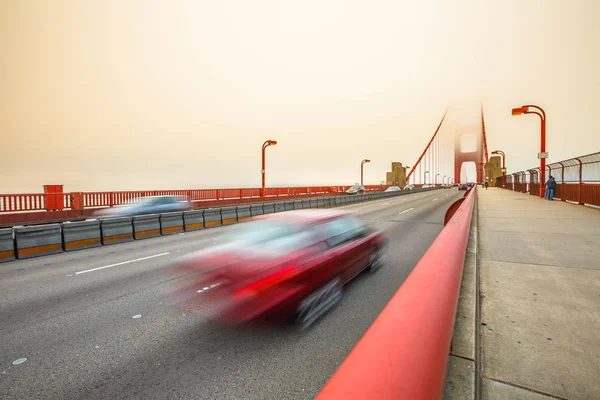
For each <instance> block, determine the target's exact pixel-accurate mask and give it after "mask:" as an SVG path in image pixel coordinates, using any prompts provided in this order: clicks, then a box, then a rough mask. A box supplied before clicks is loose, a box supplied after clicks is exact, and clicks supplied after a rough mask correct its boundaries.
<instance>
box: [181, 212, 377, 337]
mask: <svg viewBox="0 0 600 400" xmlns="http://www.w3.org/2000/svg"><path fill="white" fill-rule="evenodd" d="M227 229H228V230H229V229H231V231H229V232H228V235H227V242H226V243H225V244H222V245H218V246H216V247H213V248H210V249H207V250H203V251H200V252H197V253H194V254H192V255H191V256H189V257H186V259H185V260H183V262H182V263H181V265H180V268H181V267H183V269H184V271H185V272H186V277H185V278H184V280H183V281H182V282H183V285H182V286H179V287H177V288H176V289H175V291H174V293H172V295H174V296H176V298H177V300H178V301H180V302H181V304H182V305H184V306H185V308H186V309H190V308H199V309H203V310H206V311H208V312H209V315H210V317H211V318H213V319H216V320H219V321H223V322H229V323H243V322H249V321H252V320H277V321H282V320H289V319H290V318H292V317H293V318H295V319H296V321H297V322H298V323H300V324H301V325H302V327H303V328H306V327H308V326H310V325H311V324H312V323H313V322H315V321H316V320H317V318H319V317H320V316H321V315H323V314H324V313H325V312H326V311H327V310H329V309H330V308H331V307H332V306H333V305H335V304H336V303H337V302H338V301H339V300H340V298H341V295H342V288H343V286H344V285H345V284H346V283H347V282H349V281H350V280H351V279H352V278H354V277H355V276H357V275H358V274H359V273H361V272H362V271H363V270H365V269H369V270H376V269H378V268H380V267H381V266H383V265H384V264H385V262H386V247H385V244H386V239H385V237H384V235H383V233H382V232H379V231H375V230H373V229H371V228H369V227H367V226H365V225H364V223H363V222H362V221H361V220H360V219H358V218H355V217H353V216H352V215H350V214H347V213H344V212H341V211H333V210H298V211H288V212H284V213H277V214H270V215H266V216H263V217H260V219H258V220H255V221H252V222H248V223H244V224H239V225H236V226H233V227H231V228H227Z"/></svg>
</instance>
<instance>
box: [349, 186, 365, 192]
mask: <svg viewBox="0 0 600 400" xmlns="http://www.w3.org/2000/svg"><path fill="white" fill-rule="evenodd" d="M364 192H365V187H364V186H362V185H358V184H356V185H353V186H351V187H350V189H348V190H346V193H347V194H363V193H364Z"/></svg>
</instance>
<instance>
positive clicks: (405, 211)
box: [398, 207, 414, 214]
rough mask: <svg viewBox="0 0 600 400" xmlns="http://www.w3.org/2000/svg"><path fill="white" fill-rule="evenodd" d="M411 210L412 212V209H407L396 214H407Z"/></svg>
mask: <svg viewBox="0 0 600 400" xmlns="http://www.w3.org/2000/svg"><path fill="white" fill-rule="evenodd" d="M411 210H414V207H413V208H409V209H408V210H404V211H402V212H399V213H398V214H404V213H407V212H409V211H411Z"/></svg>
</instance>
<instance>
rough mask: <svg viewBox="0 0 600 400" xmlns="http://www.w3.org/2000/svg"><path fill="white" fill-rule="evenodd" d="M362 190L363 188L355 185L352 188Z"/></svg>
mask: <svg viewBox="0 0 600 400" xmlns="http://www.w3.org/2000/svg"><path fill="white" fill-rule="evenodd" d="M360 189H361V187H360V186H357V185H354V186H352V187H351V188H350V190H360Z"/></svg>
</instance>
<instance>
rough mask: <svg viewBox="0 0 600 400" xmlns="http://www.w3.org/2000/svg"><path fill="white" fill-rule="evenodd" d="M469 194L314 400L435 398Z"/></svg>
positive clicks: (444, 355)
mask: <svg viewBox="0 0 600 400" xmlns="http://www.w3.org/2000/svg"><path fill="white" fill-rule="evenodd" d="M469 192H470V193H469V195H468V196H467V197H466V199H465V200H464V201H463V202H462V204H461V206H460V207H459V208H458V210H457V211H456V213H455V214H454V216H453V217H452V219H451V220H450V221H449V222H448V224H447V225H446V226H445V227H444V229H443V230H442V232H441V233H440V234H439V236H438V237H437V239H436V240H435V241H434V242H433V244H432V245H431V246H430V247H429V249H428V250H427V252H426V253H425V255H424V256H423V258H421V260H420V261H419V263H418V264H417V266H416V267H415V269H414V270H413V271H412V273H411V274H410V275H409V276H408V278H407V279H406V281H405V282H404V284H403V285H402V286H401V287H400V289H399V290H398V292H396V294H395V295H394V297H392V299H391V300H390V302H389V303H388V304H387V306H386V307H385V308H384V309H383V311H382V312H381V314H380V315H379V317H378V318H377V319H376V320H375V322H374V323H373V325H372V326H371V327H370V328H369V330H368V331H367V332H366V333H365V335H364V336H363V338H362V339H361V340H360V341H359V342H358V344H357V345H356V347H355V348H354V350H352V352H351V353H350V355H349V356H348V358H347V359H346V360H345V361H344V362H343V363H342V365H341V366H340V368H339V369H338V370H337V372H336V373H335V374H334V375H333V377H332V378H331V379H330V381H329V382H328V383H327V385H325V387H324V388H323V390H322V391H321V393H320V394H319V395H318V396H317V399H318V400H329V399H332V400H334V399H335V400H338V399H344V400H364V399H377V400H387V399H390V400H391V399H410V400H431V399H439V398H441V396H442V392H443V388H444V379H445V375H446V364H447V362H448V355H449V352H450V344H451V341H452V333H453V328H454V318H455V315H456V307H457V304H458V296H459V291H460V282H461V278H462V271H463V263H464V259H465V253H466V249H467V242H468V238H469V230H470V226H471V216H472V212H473V204H474V199H475V196H474V192H475V190H470V191H469Z"/></svg>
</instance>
